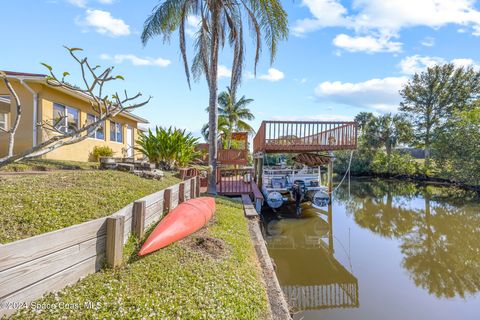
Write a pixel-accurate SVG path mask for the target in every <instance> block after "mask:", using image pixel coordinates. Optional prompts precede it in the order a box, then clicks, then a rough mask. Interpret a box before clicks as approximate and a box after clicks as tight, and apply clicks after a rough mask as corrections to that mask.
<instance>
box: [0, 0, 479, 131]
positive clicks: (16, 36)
mask: <svg viewBox="0 0 480 320" xmlns="http://www.w3.org/2000/svg"><path fill="white" fill-rule="evenodd" d="M157 3H158V2H157V1H150V0H142V1H128V0H18V1H3V3H2V19H0V27H1V30H2V41H1V42H0V49H1V50H0V69H3V70H11V71H23V72H45V70H44V68H43V67H42V66H41V65H40V62H47V63H48V64H50V65H52V66H53V67H54V69H55V70H58V71H59V72H63V71H64V70H68V71H70V72H71V73H72V78H71V79H70V81H71V82H77V83H79V78H78V72H77V71H78V70H77V68H76V65H75V64H74V63H73V61H72V60H71V59H70V58H69V56H68V54H67V52H66V51H65V49H63V48H62V46H63V45H67V46H74V47H81V48H83V49H84V50H85V52H84V53H85V55H87V56H88V57H89V59H90V60H91V61H92V62H94V63H98V64H101V65H102V66H108V65H115V67H116V71H117V72H118V73H120V74H122V75H123V76H124V77H125V81H119V82H117V83H116V84H115V85H112V87H111V89H112V90H115V89H117V90H122V89H124V88H126V89H127V90H128V91H129V92H130V93H132V94H133V93H136V92H138V91H141V92H142V93H143V94H144V95H146V96H148V95H151V96H153V99H152V101H151V102H150V104H149V105H148V106H146V107H143V108H142V109H140V110H138V111H136V113H137V114H139V115H141V116H144V117H146V118H148V119H149V120H150V122H151V125H153V126H154V125H164V126H165V125H174V126H177V127H181V128H187V129H188V130H190V131H193V132H194V133H195V134H198V132H199V130H200V128H201V126H202V124H203V123H205V122H207V114H206V113H205V111H204V109H205V107H206V106H207V103H208V90H207V86H206V84H205V81H200V82H199V83H194V84H193V86H192V90H189V89H188V86H187V83H186V80H185V75H184V72H183V67H182V64H181V60H180V55H179V50H178V41H177V39H176V35H175V36H174V38H173V39H172V41H171V43H170V44H163V43H162V41H161V39H160V38H157V39H153V40H152V41H150V43H148V45H147V46H146V47H143V46H142V44H141V42H140V32H141V30H142V26H143V22H144V21H145V19H146V17H147V16H148V15H149V13H150V12H151V10H152V9H153V7H154V6H155V5H156V4H157ZM282 3H283V5H284V6H285V9H286V10H287V13H288V16H289V26H290V31H291V34H290V36H289V39H288V41H285V42H283V43H281V44H280V46H279V50H278V55H277V58H276V60H275V62H274V64H273V65H270V63H269V57H268V54H267V50H265V51H264V52H263V54H262V57H261V61H260V64H259V66H258V69H257V70H258V71H257V78H255V79H252V78H251V77H250V76H249V75H250V74H251V72H252V71H253V65H252V61H253V56H252V50H250V54H247V58H246V62H247V64H246V69H245V77H244V80H243V83H242V86H241V88H240V90H239V93H240V94H244V95H246V96H247V97H249V98H253V99H254V100H255V101H254V103H253V104H252V105H251V109H252V111H253V112H254V114H255V116H256V120H255V121H254V123H253V124H254V127H258V126H259V123H260V121H261V120H266V119H317V120H332V119H339V120H344V119H351V118H353V116H354V115H355V114H357V113H358V112H360V111H372V112H376V113H382V112H390V111H395V110H396V108H397V106H398V103H399V101H400V98H399V96H398V90H399V89H400V88H401V87H402V85H403V84H404V83H405V81H406V80H407V79H408V77H409V76H411V74H413V73H415V72H418V71H422V70H424V69H425V68H426V66H430V65H433V64H436V63H443V62H454V63H456V64H457V65H459V66H464V65H472V66H474V67H475V68H477V63H480V56H479V55H480V52H479V48H480V46H479V45H478V44H479V41H480V6H479V4H478V3H477V2H476V1H471V0H389V1H385V0H352V1H337V0H302V1H282ZM190 22H191V23H190V26H189V31H191V32H193V31H194V28H195V17H192V19H191V21H190ZM190 44H191V43H190ZM247 44H248V45H249V47H250V49H251V45H252V41H250V40H247ZM190 53H191V51H190ZM191 56H192V55H191V54H190V57H191ZM221 56H222V58H221V65H222V67H221V70H222V71H224V72H222V74H221V77H220V79H219V81H220V82H219V88H220V89H223V88H225V87H226V86H227V85H228V84H229V79H228V76H227V75H228V69H229V68H230V61H229V59H228V58H229V56H230V54H229V50H228V49H226V50H225V51H224V52H223V53H222V55H221Z"/></svg>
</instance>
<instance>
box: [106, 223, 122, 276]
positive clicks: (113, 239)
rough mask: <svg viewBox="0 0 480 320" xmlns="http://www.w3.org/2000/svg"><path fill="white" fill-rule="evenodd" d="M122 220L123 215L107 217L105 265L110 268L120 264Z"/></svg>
mask: <svg viewBox="0 0 480 320" xmlns="http://www.w3.org/2000/svg"><path fill="white" fill-rule="evenodd" d="M124 222H125V219H124V217H123V216H114V217H108V218H107V244H106V257H107V265H108V266H109V267H111V268H114V267H118V266H120V265H121V264H122V260H123V243H124V242H123V238H124V233H123V230H124Z"/></svg>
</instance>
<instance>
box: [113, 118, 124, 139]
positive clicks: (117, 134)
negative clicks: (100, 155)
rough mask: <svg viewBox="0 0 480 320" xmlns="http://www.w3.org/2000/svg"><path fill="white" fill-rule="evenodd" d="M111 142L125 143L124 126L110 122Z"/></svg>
mask: <svg viewBox="0 0 480 320" xmlns="http://www.w3.org/2000/svg"><path fill="white" fill-rule="evenodd" d="M110 141H116V142H120V143H123V126H122V124H121V123H117V122H113V121H110Z"/></svg>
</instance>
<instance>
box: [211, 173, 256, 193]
mask: <svg viewBox="0 0 480 320" xmlns="http://www.w3.org/2000/svg"><path fill="white" fill-rule="evenodd" d="M252 180H253V170H252V169H220V170H218V171H217V187H218V193H219V194H221V195H240V194H250V193H252V192H253V190H252V183H251V181H252Z"/></svg>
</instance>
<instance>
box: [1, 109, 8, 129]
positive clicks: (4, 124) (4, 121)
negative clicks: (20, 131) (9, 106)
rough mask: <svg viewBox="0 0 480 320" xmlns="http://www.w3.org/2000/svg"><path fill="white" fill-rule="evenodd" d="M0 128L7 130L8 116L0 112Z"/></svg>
mask: <svg viewBox="0 0 480 320" xmlns="http://www.w3.org/2000/svg"><path fill="white" fill-rule="evenodd" d="M0 128H2V129H3V130H8V114H7V113H2V112H0Z"/></svg>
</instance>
